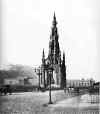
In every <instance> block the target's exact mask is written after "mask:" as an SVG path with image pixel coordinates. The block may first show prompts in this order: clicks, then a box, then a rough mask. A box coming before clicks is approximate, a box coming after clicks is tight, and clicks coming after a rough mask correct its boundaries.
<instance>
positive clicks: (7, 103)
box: [0, 91, 99, 114]
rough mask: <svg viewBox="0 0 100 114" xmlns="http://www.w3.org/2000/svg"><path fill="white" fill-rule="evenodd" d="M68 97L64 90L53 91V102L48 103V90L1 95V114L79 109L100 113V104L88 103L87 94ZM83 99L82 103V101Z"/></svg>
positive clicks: (66, 112)
mask: <svg viewBox="0 0 100 114" xmlns="http://www.w3.org/2000/svg"><path fill="white" fill-rule="evenodd" d="M68 97H70V96H69V95H68V94H67V93H66V94H65V93H64V92H63V91H52V101H53V104H51V105H48V101H49V93H48V91H47V92H26V93H13V94H12V95H7V96H0V114H70V113H72V114H74V113H75V114H77V112H78V111H79V112H80V113H81V112H82V111H88V113H86V114H99V104H98V103H94V104H91V103H86V101H85V100H86V98H87V95H84V96H82V97H81V96H78V97H72V98H68ZM67 98H68V99H67ZM79 98H80V99H79ZM88 99H89V96H88ZM81 100H82V103H80V101H81ZM98 100H99V99H98ZM69 112H70V113H69ZM82 114H85V113H82Z"/></svg>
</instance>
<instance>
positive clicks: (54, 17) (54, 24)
mask: <svg viewBox="0 0 100 114" xmlns="http://www.w3.org/2000/svg"><path fill="white" fill-rule="evenodd" d="M52 23H53V26H56V25H57V21H56V15H55V12H54V16H53V22H52Z"/></svg>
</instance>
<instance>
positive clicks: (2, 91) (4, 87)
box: [0, 85, 12, 95]
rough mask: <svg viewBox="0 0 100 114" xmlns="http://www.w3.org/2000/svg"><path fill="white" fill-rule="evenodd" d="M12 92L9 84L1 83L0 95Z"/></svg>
mask: <svg viewBox="0 0 100 114" xmlns="http://www.w3.org/2000/svg"><path fill="white" fill-rule="evenodd" d="M8 93H9V94H11V93H12V89H11V86H10V85H2V86H0V95H7V94H8Z"/></svg>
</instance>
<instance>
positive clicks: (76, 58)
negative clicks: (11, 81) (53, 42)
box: [0, 0, 100, 80]
mask: <svg viewBox="0 0 100 114" xmlns="http://www.w3.org/2000/svg"><path fill="white" fill-rule="evenodd" d="M99 5H100V1H99V0H1V39H0V40H1V66H4V65H7V64H24V65H30V66H33V67H34V66H38V65H40V64H41V59H42V50H43V48H44V50H45V55H46V56H47V55H48V50H49V39H50V33H51V27H52V20H53V14H54V11H55V14H56V18H57V22H58V25H57V27H58V33H59V43H60V48H61V51H62V52H63V51H65V54H66V74H67V77H68V78H70V79H76V78H77V79H79V78H83V77H84V78H86V79H87V78H91V77H93V78H94V79H95V80H100V78H99V74H100V71H99V67H100V64H99V63H100V61H99V58H100V52H99V42H100V40H99V36H100V35H99V34H100V33H99V30H100V26H99V25H100V21H99V20H100V8H99Z"/></svg>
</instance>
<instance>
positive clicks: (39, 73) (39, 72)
mask: <svg viewBox="0 0 100 114" xmlns="http://www.w3.org/2000/svg"><path fill="white" fill-rule="evenodd" d="M37 70H38V73H37V74H38V76H39V84H38V85H39V90H40V75H41V71H40V67H39V68H38V69H37Z"/></svg>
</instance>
